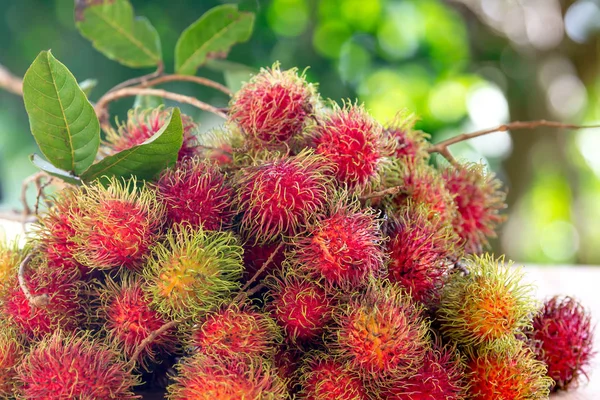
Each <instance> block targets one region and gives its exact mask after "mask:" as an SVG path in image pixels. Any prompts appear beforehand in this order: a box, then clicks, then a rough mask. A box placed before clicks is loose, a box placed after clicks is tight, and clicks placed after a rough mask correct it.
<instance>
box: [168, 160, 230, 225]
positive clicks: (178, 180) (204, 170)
mask: <svg viewBox="0 0 600 400" xmlns="http://www.w3.org/2000/svg"><path fill="white" fill-rule="evenodd" d="M233 196H234V191H233V188H232V187H231V186H230V185H229V183H228V181H227V180H226V176H225V175H224V174H223V173H222V172H221V171H220V170H219V168H218V167H217V166H216V165H215V164H213V163H211V162H207V161H206V160H201V159H199V158H188V159H185V160H183V161H182V162H180V163H178V164H177V165H175V166H174V167H173V168H170V169H167V170H165V171H164V172H163V173H162V175H161V176H160V179H159V180H158V198H159V200H161V201H162V202H163V203H164V204H165V206H166V210H167V221H168V223H170V224H175V223H186V224H190V225H191V226H192V227H194V228H199V227H201V228H203V229H206V230H211V231H217V230H221V229H224V228H227V227H229V226H230V225H231V220H232V217H233V211H232V209H231V202H232V201H233Z"/></svg>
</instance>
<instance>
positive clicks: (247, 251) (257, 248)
mask: <svg viewBox="0 0 600 400" xmlns="http://www.w3.org/2000/svg"><path fill="white" fill-rule="evenodd" d="M274 251H277V254H275V255H274V256H273V258H272V260H271V262H270V263H269V264H268V265H267V267H266V268H265V269H264V270H263V272H261V273H260V275H259V276H258V277H257V279H256V280H257V281H261V280H263V279H264V278H265V277H266V276H267V275H270V274H274V273H277V272H279V271H281V270H282V264H283V262H284V261H285V258H286V256H285V246H281V247H279V243H277V242H273V243H267V244H262V245H261V244H257V245H252V244H251V243H246V244H244V279H243V280H244V281H248V279H251V278H252V277H253V276H254V275H255V274H256V273H257V272H258V270H259V269H260V268H261V267H262V266H263V264H264V263H265V262H267V260H268V259H269V257H271V255H272V254H273V252H274Z"/></svg>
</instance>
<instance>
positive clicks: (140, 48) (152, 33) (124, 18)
mask: <svg viewBox="0 0 600 400" xmlns="http://www.w3.org/2000/svg"><path fill="white" fill-rule="evenodd" d="M75 20H76V25H77V28H79V31H80V32H81V34H82V35H83V36H84V37H86V38H87V39H89V40H90V41H91V42H92V44H93V45H94V47H95V48H96V49H97V50H98V51H100V52H101V53H103V54H104V55H105V56H107V57H108V58H110V59H111V60H115V61H117V62H119V63H121V64H123V65H126V66H128V67H132V68H141V67H152V66H155V65H158V64H159V63H161V62H162V51H161V47H160V37H159V36H158V32H156V29H154V27H153V26H152V24H151V23H150V22H149V21H148V20H147V19H146V18H143V17H137V18H136V17H135V16H134V13H133V7H132V6H131V4H130V3H129V1H127V0H76V1H75Z"/></svg>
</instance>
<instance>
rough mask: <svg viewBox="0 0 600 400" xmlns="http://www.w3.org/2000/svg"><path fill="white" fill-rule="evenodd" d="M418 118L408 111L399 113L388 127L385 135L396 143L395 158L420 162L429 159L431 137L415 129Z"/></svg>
mask: <svg viewBox="0 0 600 400" xmlns="http://www.w3.org/2000/svg"><path fill="white" fill-rule="evenodd" d="M416 122H417V117H416V115H415V114H412V113H409V112H407V111H402V112H399V113H398V114H397V115H396V117H395V118H394V120H393V121H392V122H391V123H390V124H389V125H387V126H386V128H385V134H387V135H389V136H391V137H392V138H393V139H394V141H395V142H396V146H395V152H394V154H395V156H396V157H398V158H403V157H408V158H414V159H418V160H426V159H429V153H428V152H427V148H428V146H429V142H428V140H427V139H429V135H428V134H426V133H424V132H422V131H418V130H415V129H414V126H415V123H416Z"/></svg>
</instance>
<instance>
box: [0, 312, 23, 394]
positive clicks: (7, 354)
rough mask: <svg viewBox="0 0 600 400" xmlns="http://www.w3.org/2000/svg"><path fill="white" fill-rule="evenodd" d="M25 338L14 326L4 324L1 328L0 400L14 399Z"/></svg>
mask: <svg viewBox="0 0 600 400" xmlns="http://www.w3.org/2000/svg"><path fill="white" fill-rule="evenodd" d="M24 342H25V340H24V338H23V337H22V336H21V335H20V334H19V333H18V332H17V331H16V329H14V328H13V327H12V326H10V325H9V324H7V323H6V322H3V325H2V326H1V327H0V371H2V373H0V398H3V399H5V398H6V399H10V398H13V397H14V392H15V389H16V385H17V379H16V377H17V371H16V368H17V366H18V365H19V364H20V363H21V359H22V358H23V356H24V354H25V345H24Z"/></svg>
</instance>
